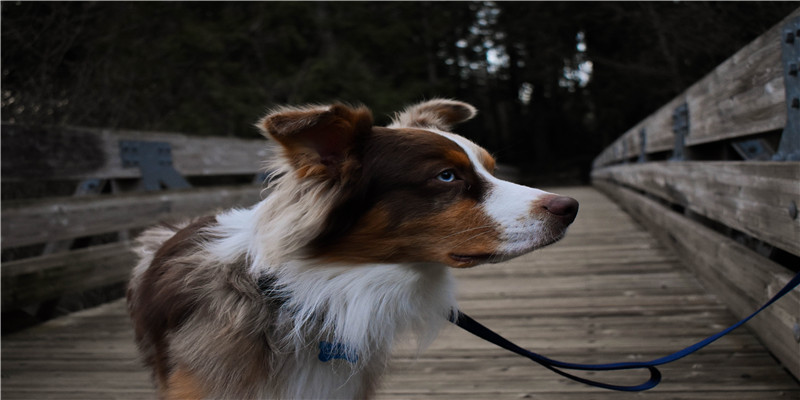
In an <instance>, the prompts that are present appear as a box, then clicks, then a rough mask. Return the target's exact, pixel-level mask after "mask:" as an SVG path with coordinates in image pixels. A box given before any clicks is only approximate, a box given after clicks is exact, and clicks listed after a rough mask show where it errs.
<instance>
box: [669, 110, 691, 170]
mask: <svg viewBox="0 0 800 400" xmlns="http://www.w3.org/2000/svg"><path fill="white" fill-rule="evenodd" d="M672 132H673V133H675V146H674V147H673V150H672V157H671V158H670V161H683V160H685V159H686V136H689V105H688V104H686V103H683V104H681V105H680V106H678V107H677V108H675V111H673V112H672Z"/></svg>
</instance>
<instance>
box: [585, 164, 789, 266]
mask: <svg viewBox="0 0 800 400" xmlns="http://www.w3.org/2000/svg"><path fill="white" fill-rule="evenodd" d="M592 177H593V178H594V179H603V180H607V181H611V182H614V183H616V184H622V185H627V186H630V187H633V188H636V189H639V190H643V191H645V192H647V193H651V194H654V195H656V196H658V197H660V198H662V199H664V200H667V201H669V202H671V203H674V204H678V205H681V206H683V207H685V208H687V209H689V210H691V211H693V212H695V213H697V214H700V215H702V216H704V217H706V218H710V219H713V220H715V221H718V222H721V223H723V224H724V225H726V226H729V227H731V228H734V229H737V230H739V231H742V232H744V233H747V234H748V235H750V236H753V237H755V238H757V239H759V240H762V241H764V242H767V243H769V244H772V245H774V246H777V247H780V248H781V249H783V250H786V251H788V252H790V253H792V254H795V255H799V256H800V241H798V240H797V238H800V218H793V217H792V215H791V213H790V208H792V204H794V207H795V208H796V207H797V206H798V205H799V204H798V202H800V184H798V182H800V163H797V162H680V163H677V162H675V163H673V162H654V163H644V164H629V165H618V166H612V167H608V168H603V169H599V170H595V171H593V172H592Z"/></svg>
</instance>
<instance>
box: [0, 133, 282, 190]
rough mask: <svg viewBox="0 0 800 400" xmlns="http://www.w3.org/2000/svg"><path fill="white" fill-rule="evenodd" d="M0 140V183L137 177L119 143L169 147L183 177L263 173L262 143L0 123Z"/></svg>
mask: <svg viewBox="0 0 800 400" xmlns="http://www.w3.org/2000/svg"><path fill="white" fill-rule="evenodd" d="M2 135H3V140H2V142H1V143H0V150H2V178H3V179H4V180H7V181H21V180H34V179H35V180H66V179H76V180H80V179H86V178H101V179H111V178H136V177H139V176H140V172H139V169H138V168H135V167H134V168H126V167H124V166H123V165H122V160H121V158H120V148H119V141H120V140H143V141H158V142H168V143H170V145H171V148H172V158H173V164H174V166H175V169H177V170H178V172H180V173H181V174H182V175H183V176H199V175H203V176H205V175H244V174H254V173H257V172H258V171H260V170H262V169H263V168H262V163H263V162H264V160H266V159H267V158H268V157H269V154H268V149H267V142H266V139H263V138H262V139H253V140H246V139H237V138H225V137H199V136H187V135H183V134H177V133H162V132H142V131H123V130H119V131H117V130H109V129H93V128H77V127H67V128H59V127H51V128H44V127H26V126H19V125H13V124H6V123H3V125H2ZM253 136H254V138H255V137H256V135H255V134H254V135H253Z"/></svg>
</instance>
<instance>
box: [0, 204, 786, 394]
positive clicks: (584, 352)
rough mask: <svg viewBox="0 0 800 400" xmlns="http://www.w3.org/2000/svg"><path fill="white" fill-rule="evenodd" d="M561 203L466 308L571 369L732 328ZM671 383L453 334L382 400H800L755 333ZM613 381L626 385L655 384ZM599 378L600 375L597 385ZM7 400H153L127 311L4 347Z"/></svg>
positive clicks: (699, 295)
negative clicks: (549, 229) (536, 246)
mask: <svg viewBox="0 0 800 400" xmlns="http://www.w3.org/2000/svg"><path fill="white" fill-rule="evenodd" d="M554 191H556V192H558V193H560V194H565V195H570V196H573V197H575V198H577V199H578V200H579V201H580V203H581V210H580V212H579V214H578V219H577V220H576V222H575V224H574V226H573V227H572V228H571V229H570V232H569V234H568V235H567V238H566V239H564V240H563V241H562V242H560V243H558V244H556V245H554V246H551V247H549V248H547V249H544V250H541V251H538V252H535V253H533V254H530V255H528V256H525V257H522V258H519V259H517V260H513V261H511V262H508V263H504V264H499V265H485V266H481V267H478V268H474V269H471V270H465V271H456V273H457V277H458V280H459V289H460V290H459V293H460V299H461V308H462V309H463V310H464V311H465V312H467V313H468V314H470V315H471V316H472V317H474V318H475V319H477V320H479V321H481V322H483V323H484V324H486V325H488V326H489V327H491V328H493V329H495V330H496V331H498V332H499V333H501V334H502V335H504V336H506V337H507V338H509V339H511V340H513V341H515V342H517V343H518V344H520V345H522V346H524V347H527V348H530V349H532V350H534V351H540V352H542V353H544V354H545V355H547V356H550V357H553V358H558V359H563V360H564V361H573V362H615V361H627V360H647V359H653V358H657V357H661V356H664V355H666V354H668V353H671V352H673V351H676V350H678V349H681V348H683V347H685V346H687V345H689V344H692V343H694V342H696V341H697V340H699V339H702V338H704V337H706V336H708V335H710V334H712V333H715V332H716V331H718V330H720V329H722V328H724V327H725V326H727V325H730V324H732V323H733V322H735V319H734V317H733V316H732V314H730V313H729V312H728V311H727V309H726V308H725V307H724V306H723V305H722V304H720V303H719V302H717V300H716V299H715V298H714V296H712V295H710V294H708V293H707V292H706V291H705V290H704V289H703V288H702V287H701V286H700V285H699V284H698V282H697V281H696V280H695V279H694V277H693V276H692V275H691V274H690V273H689V272H688V271H686V270H685V269H684V268H683V267H682V266H681V265H680V263H679V262H678V261H677V259H676V258H675V257H674V256H673V255H672V254H670V253H669V251H667V250H666V249H665V248H664V247H662V246H661V245H660V244H659V243H657V242H656V241H655V240H654V239H653V238H652V237H651V236H650V235H649V234H648V233H647V232H645V231H644V230H643V229H642V228H641V227H640V226H639V225H637V224H636V223H635V222H634V221H633V220H632V219H631V218H630V217H628V216H627V215H626V214H625V213H624V212H622V211H621V210H620V209H619V208H618V207H617V206H615V205H614V204H613V203H612V202H610V201H609V200H608V199H607V198H605V197H604V196H603V195H602V194H600V193H599V192H596V191H595V190H594V189H591V188H564V189H554ZM662 372H663V373H664V382H663V383H662V384H661V385H660V386H659V387H657V388H655V389H653V390H652V391H649V392H646V393H642V394H621V393H616V392H608V391H604V390H601V389H594V388H590V387H586V386H583V385H580V384H577V383H573V382H569V381H567V380H565V379H563V378H561V377H559V376H557V375H555V374H553V373H552V372H550V371H547V370H545V369H544V368H541V367H539V366H538V365H535V364H532V363H531V362H530V361H527V360H525V359H522V358H521V357H518V356H515V355H513V354H511V353H507V352H506V351H504V350H501V349H499V348H496V347H494V346H493V345H490V344H488V343H485V342H482V341H481V340H480V339H477V338H475V337H472V336H471V335H469V334H468V333H466V332H463V331H460V330H459V329H457V328H455V327H447V328H446V329H445V330H444V332H443V333H442V334H441V335H440V337H439V338H438V339H437V340H436V342H434V344H433V345H432V346H431V347H430V348H429V349H428V350H427V351H426V352H424V353H423V354H421V355H419V356H417V355H416V353H415V351H414V350H413V349H412V348H411V346H409V345H403V346H401V347H400V348H399V349H398V351H397V358H396V360H395V362H394V364H393V367H392V372H391V374H390V375H389V377H388V378H387V380H386V382H385V384H384V387H383V390H382V391H381V392H380V394H379V398H383V399H406V398H408V399H444V398H453V399H500V398H508V399H520V398H529V399H554V400H558V399H609V400H610V399H625V398H633V397H642V398H648V399H720V400H723V399H724V400H732V399H737V400H738V399H765V400H766V399H778V398H786V399H800V384H798V382H797V381H795V380H794V379H793V378H792V377H791V376H790V375H789V374H788V373H787V372H786V371H785V370H784V369H783V368H781V366H780V365H778V364H777V362H776V361H775V360H774V358H773V357H772V356H771V355H770V354H769V353H768V352H767V351H766V350H765V349H764V347H763V346H762V345H761V344H760V343H759V342H758V340H757V339H756V338H755V337H754V336H753V335H752V334H751V333H750V332H749V331H748V329H747V327H744V328H740V330H738V331H735V332H734V333H733V334H731V335H729V336H728V337H726V338H723V339H721V340H719V341H718V342H716V343H715V344H713V345H712V346H711V347H710V348H707V349H704V350H702V351H701V352H699V353H698V354H696V355H692V356H689V357H688V358H685V359H683V360H680V361H678V362H676V363H674V364H672V365H669V366H666V367H664V368H662ZM635 375H636V377H634V378H632V377H630V376H627V374H619V373H614V374H611V375H603V378H608V377H610V378H611V379H613V380H615V381H616V382H618V383H635V382H639V381H640V380H643V379H645V378H646V376H644V375H642V374H639V373H636V374H635ZM594 377H595V378H600V376H599V375H594ZM2 397H3V398H4V399H48V398H50V399H139V398H148V399H149V398H153V397H154V392H153V389H152V385H151V382H150V379H149V374H148V373H147V372H146V371H144V370H143V369H142V368H141V366H140V364H139V362H138V360H137V359H136V355H135V349H134V346H133V339H132V332H131V329H130V325H129V322H128V319H127V316H126V313H125V304H124V302H123V301H116V302H114V303H110V304H107V305H103V306H101V307H98V308H94V309H91V310H86V311H82V312H78V313H75V314H72V315H70V316H67V317H64V318H60V319H57V320H53V321H51V322H48V323H46V324H44V325H41V326H38V327H35V328H33V329H29V330H27V331H23V332H19V333H15V334H13V335H8V336H4V337H3V338H2Z"/></svg>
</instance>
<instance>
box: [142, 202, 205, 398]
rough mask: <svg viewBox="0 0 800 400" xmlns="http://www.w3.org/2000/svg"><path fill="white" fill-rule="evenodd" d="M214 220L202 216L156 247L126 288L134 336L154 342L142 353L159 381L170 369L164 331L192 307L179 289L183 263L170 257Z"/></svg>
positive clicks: (193, 243) (189, 246)
mask: <svg viewBox="0 0 800 400" xmlns="http://www.w3.org/2000/svg"><path fill="white" fill-rule="evenodd" d="M214 223H216V218H215V217H213V216H212V217H205V218H201V219H199V220H197V221H195V222H194V223H192V224H190V225H188V226H186V227H185V228H183V229H181V230H180V231H178V232H177V233H175V235H174V236H172V237H171V238H170V239H168V240H167V241H166V242H164V244H163V245H162V246H161V247H160V248H159V249H158V251H156V253H155V255H154V257H153V261H152V263H151V264H150V266H149V268H147V270H146V271H145V272H144V273H143V275H142V277H141V280H140V282H139V283H138V287H136V288H133V287H130V288H128V293H127V297H128V305H129V310H130V314H131V318H132V319H133V321H134V331H135V335H136V340H137V342H139V343H143V342H147V343H150V344H151V345H152V346H153V349H151V351H148V352H146V353H145V361H146V362H147V363H148V364H149V365H152V366H153V369H154V372H155V374H156V377H157V378H158V379H159V380H160V381H162V382H166V381H167V379H168V377H169V375H170V371H171V369H172V367H171V365H170V362H169V360H168V357H167V343H166V335H167V331H168V330H171V329H175V328H176V327H177V326H179V325H180V324H181V323H182V322H183V320H184V319H185V318H186V317H187V316H188V315H189V314H190V313H191V310H192V308H193V304H192V299H191V298H190V297H188V296H186V295H182V294H181V290H180V288H182V287H183V286H184V285H183V282H182V281H183V278H184V276H185V274H186V271H185V268H186V267H185V266H184V267H183V268H181V266H180V265H177V266H176V265H174V264H173V263H171V260H173V259H175V258H178V257H180V256H182V255H186V254H189V253H190V252H192V251H196V250H197V247H198V243H199V242H200V241H201V239H202V238H201V237H199V236H198V232H199V231H200V230H202V229H203V228H205V227H208V226H210V225H212V224H214Z"/></svg>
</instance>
